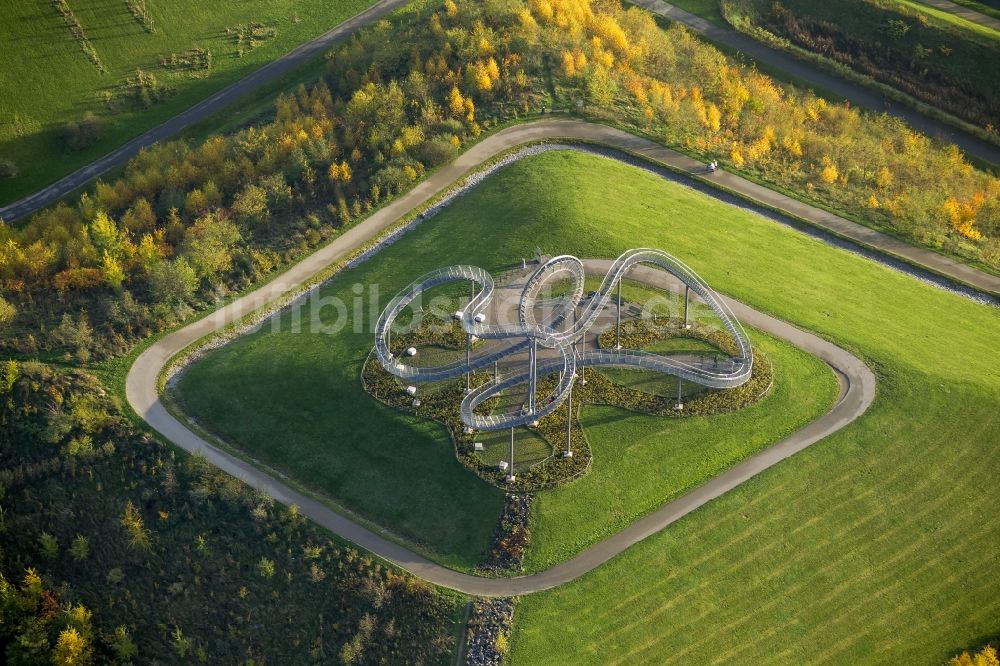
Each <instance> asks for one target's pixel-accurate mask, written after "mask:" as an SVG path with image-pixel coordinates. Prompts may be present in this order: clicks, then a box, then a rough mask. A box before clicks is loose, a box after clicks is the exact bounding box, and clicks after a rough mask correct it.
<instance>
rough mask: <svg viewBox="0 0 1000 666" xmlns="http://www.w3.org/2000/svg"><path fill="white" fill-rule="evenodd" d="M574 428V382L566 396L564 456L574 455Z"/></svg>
mask: <svg viewBox="0 0 1000 666" xmlns="http://www.w3.org/2000/svg"><path fill="white" fill-rule="evenodd" d="M572 428H573V384H570V385H569V397H568V398H566V450H565V451H563V458H572V457H573V443H572V435H571V433H572Z"/></svg>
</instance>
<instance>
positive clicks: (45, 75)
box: [0, 0, 372, 204]
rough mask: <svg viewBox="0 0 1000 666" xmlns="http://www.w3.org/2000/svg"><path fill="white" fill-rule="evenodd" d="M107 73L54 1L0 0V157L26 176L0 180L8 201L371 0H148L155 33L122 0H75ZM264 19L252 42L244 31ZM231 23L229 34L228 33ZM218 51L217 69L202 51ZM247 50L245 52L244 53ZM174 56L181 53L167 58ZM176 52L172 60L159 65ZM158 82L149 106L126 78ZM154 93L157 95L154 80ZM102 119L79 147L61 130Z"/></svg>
mask: <svg viewBox="0 0 1000 666" xmlns="http://www.w3.org/2000/svg"><path fill="white" fill-rule="evenodd" d="M68 4H69V7H70V8H71V9H72V11H73V15H74V16H75V17H76V20H77V22H78V23H79V25H80V26H81V27H82V28H83V31H84V35H85V36H86V39H87V41H88V42H89V43H90V44H91V46H92V48H93V49H94V51H95V52H96V53H97V57H98V58H99V61H100V62H101V63H102V66H103V67H104V69H105V70H106V71H104V72H101V71H99V69H98V68H97V66H96V65H95V64H94V63H93V62H92V61H91V60H90V59H89V58H88V56H87V55H86V54H85V53H84V51H83V50H82V48H81V44H80V41H79V40H77V39H76V38H74V35H73V33H72V32H71V29H70V27H69V26H68V25H67V23H66V20H65V19H64V18H63V16H62V15H61V14H60V13H59V12H58V11H57V10H56V9H55V7H53V5H52V3H51V2H17V1H16V0H0V13H2V14H3V15H4V16H5V17H6V19H5V20H4V21H2V22H0V42H2V43H4V44H7V45H8V47H9V48H8V49H7V52H6V54H5V58H4V66H3V67H2V68H0V90H3V91H4V94H3V96H2V97H0V158H2V159H7V160H11V161H13V162H14V163H15V164H16V166H17V168H18V170H19V172H20V173H19V175H18V176H17V177H16V178H14V179H11V180H0V204H5V203H9V202H11V201H13V200H15V199H17V198H19V197H22V196H25V195H27V194H30V193H31V192H33V191H35V190H37V189H38V188H40V187H42V186H43V185H45V184H47V183H49V182H51V181H52V180H54V179H56V178H58V177H60V176H63V175H65V174H67V173H69V172H71V171H73V170H75V169H77V168H79V167H80V166H82V165H84V164H87V163H88V162H90V161H92V160H94V159H96V158H98V157H100V156H101V155H103V154H105V153H107V152H109V151H110V150H112V149H114V148H115V147H116V146H118V145H120V144H122V143H124V142H125V141H127V140H128V139H130V138H132V137H134V136H136V135H138V134H140V133H141V132H143V131H145V130H146V129H149V128H150V127H153V126H154V125H157V124H159V123H161V122H163V121H165V120H166V119H168V118H170V117H171V116H174V115H176V114H177V113H179V112H180V111H182V110H183V109H186V108H187V107H189V106H191V105H192V104H194V103H196V102H197V101H198V100H200V99H202V98H205V97H207V96H209V95H210V94H211V93H213V92H215V91H216V90H219V89H221V88H223V87H225V86H226V85H229V84H230V83H232V82H234V81H236V80H238V79H239V78H241V77H243V76H246V75H247V74H249V73H250V72H251V71H253V70H254V69H257V68H259V67H260V66H262V65H264V64H265V63H267V62H269V61H271V60H274V59H275V58H276V57H278V56H280V55H282V54H284V53H286V52H288V51H290V50H292V49H293V48H294V47H295V46H297V45H298V44H301V43H302V42H305V41H308V40H309V39H311V38H313V37H316V36H317V35H319V34H321V33H323V32H325V31H326V30H329V29H330V28H332V27H333V26H334V25H336V24H338V23H340V22H341V21H343V20H345V19H347V18H349V17H350V16H353V15H354V14H357V13H358V12H360V11H361V10H363V9H364V8H365V7H367V6H369V5H370V4H372V2H371V0H335V2H323V1H321V0H275V1H272V2H264V1H262V0H248V1H242V2H234V1H232V0H226V1H225V2H208V3H206V2H199V1H198V0H178V1H176V2H169V3H164V2H148V3H147V2H141V1H138V0H137V2H135V3H134V4H135V5H136V6H137V7H138V6H144V7H145V8H146V11H147V13H148V16H149V18H150V20H151V21H152V24H151V25H152V30H153V31H152V32H149V31H148V29H147V27H146V26H145V25H144V24H143V23H142V22H141V21H140V20H139V19H137V18H136V17H134V16H133V15H132V13H131V12H130V10H129V8H128V6H127V4H126V3H125V2H117V3H106V2H97V1H96V0H71V2H69V3H68ZM254 23H258V24H260V25H261V26H262V27H261V28H258V30H257V33H256V36H255V38H254V42H253V43H254V44H255V45H251V43H250V35H249V33H248V32H247V31H246V30H244V31H243V32H244V35H245V38H244V40H243V41H242V43H241V42H240V39H239V33H240V27H241V26H243V27H246V26H250V25H251V24H254ZM227 28H228V32H227ZM198 48H200V49H203V50H204V51H209V52H211V59H210V60H211V65H210V66H208V67H206V66H205V61H204V58H203V56H199V55H196V54H194V53H193V51H194V49H198ZM241 49H242V51H243V54H242V56H241V55H240V50H241ZM171 54H176V55H177V56H178V57H179V59H180V60H184V61H185V62H184V63H180V61H178V62H177V63H175V64H169V58H170V56H171ZM161 58H167V59H168V64H166V65H164V64H161ZM137 68H138V69H142V70H143V71H144V72H145V73H147V74H151V75H153V76H154V77H155V78H156V81H157V83H158V84H159V86H160V87H161V88H162V91H161V92H162V96H163V98H164V99H163V101H159V102H156V101H153V103H151V104H150V105H149V106H148V107H147V106H146V105H145V104H144V103H143V101H142V100H140V99H139V93H138V91H136V90H134V89H133V90H131V91H128V90H126V89H125V87H124V86H123V83H124V82H125V80H126V79H127V78H130V77H134V76H135V71H136V69H137ZM147 94H149V95H151V97H152V99H154V100H155V99H156V98H157V96H158V95H159V94H160V93H157V92H156V90H155V88H153V87H147ZM88 111H89V112H92V113H94V114H95V115H97V117H98V118H99V119H100V121H101V124H102V125H103V133H102V136H101V138H100V140H98V141H96V142H95V143H93V144H92V145H90V146H89V147H86V148H83V149H81V150H76V151H70V150H68V149H67V147H66V142H65V141H64V140H63V138H62V132H63V128H64V126H65V124H66V123H67V122H68V121H79V120H81V118H82V117H83V116H84V114H85V113H87V112H88Z"/></svg>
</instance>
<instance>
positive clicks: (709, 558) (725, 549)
mask: <svg viewBox="0 0 1000 666" xmlns="http://www.w3.org/2000/svg"><path fill="white" fill-rule="evenodd" d="M903 471H904V470H902V469H900V470H899V473H900V474H902V473H903ZM848 477H849V474H844V475H842V476H840V477H838V478H836V479H832V480H830V481H829V482H828V483H826V484H825V485H824V486H822V487H821V488H820V490H826V489H830V488H840V489H841V494H843V495H847V497H844V498H843V499H838V501H837V503H835V504H829V503H827V504H826V507H827V513H828V514H829V513H836V511H837V509H839V508H840V507H841V506H844V505H846V504H847V503H848V502H850V501H851V500H852V499H853V496H850V495H851V493H852V489H851V488H850V486H847V485H844V481H846V480H847V478H848ZM782 492H787V491H786V490H785V488H784V487H783V486H773V487H771V488H770V489H768V491H767V492H765V493H763V494H761V495H759V496H757V495H755V496H754V497H753V498H752V499H751V501H750V502H749V503H747V504H745V505H744V506H743V508H742V510H741V512H740V514H739V515H743V514H745V513H747V511H748V510H749V509H750V508H751V507H754V506H756V505H759V504H761V503H762V502H764V501H765V500H766V499H769V498H773V497H774V496H775V495H778V494H780V493H782ZM869 492H874V491H873V490H871V491H869ZM821 518H822V516H821V515H820V514H814V515H813V516H811V517H810V518H809V520H807V521H806V522H804V523H800V524H798V525H796V526H795V528H793V530H792V531H791V533H790V534H794V533H796V532H799V531H801V530H803V529H806V528H807V527H808V526H810V525H814V524H816V523H817V522H819V521H820V520H821ZM779 520H780V518H778V517H777V516H775V515H774V514H772V513H768V514H766V515H765V516H764V518H763V519H762V520H760V521H755V522H754V523H753V524H752V529H747V525H746V523H745V522H744V523H741V522H739V521H738V520H737V516H730V517H729V523H728V524H729V525H730V526H732V527H735V528H738V529H740V531H739V532H735V533H734V537H733V538H731V539H730V540H729V541H727V542H725V543H724V544H723V545H721V546H719V548H718V549H716V550H713V551H709V552H706V553H705V554H704V555H703V556H702V557H700V558H699V559H697V560H695V561H693V562H691V563H690V565H689V566H688V569H689V570H692V571H693V570H695V569H698V568H700V567H701V566H702V565H703V564H706V563H718V562H725V561H728V557H727V556H728V555H730V554H731V553H730V552H729V551H734V552H735V551H740V550H744V551H745V549H744V548H742V547H743V546H744V545H745V543H746V542H747V541H749V540H751V539H752V538H753V537H754V535H755V530H761V529H764V528H766V527H771V526H776V525H775V524H776V523H777V522H778V521H779ZM725 531H726V530H725V529H722V526H720V525H712V524H709V523H706V524H705V525H704V527H703V528H702V529H700V530H698V531H697V532H696V533H694V534H691V535H685V540H686V541H700V540H702V538H703V537H705V536H707V534H708V533H709V532H713V533H717V534H721V533H724V532H725ZM777 546H778V544H776V543H774V542H770V543H769V548H775V547H777ZM736 566H737V565H735V564H734V565H732V566H731V567H730V568H729V569H728V571H727V573H734V572H735V567H736ZM676 575H677V574H676V570H675V571H673V572H671V573H668V574H667V575H666V577H665V578H664V579H663V582H664V583H667V582H670V581H671V580H672V579H674V578H675V577H676ZM647 594H648V590H640V591H639V592H637V593H636V594H634V595H632V596H630V597H626V598H622V599H621V600H619V601H618V603H616V604H614V605H609V606H606V607H604V608H603V609H602V611H601V614H600V616H598V617H597V618H585V619H587V620H588V621H592V620H595V619H596V620H602V619H604V618H605V617H609V616H619V614H620V611H621V610H622V608H625V607H628V606H631V605H632V604H633V603H634V602H635V601H636V600H638V599H640V598H642V597H644V596H646V595H647ZM677 601H680V599H679V598H676V597H675V598H674V599H673V601H672V604H673V603H676V602H677Z"/></svg>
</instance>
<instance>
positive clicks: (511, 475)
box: [507, 426, 517, 483]
mask: <svg viewBox="0 0 1000 666" xmlns="http://www.w3.org/2000/svg"><path fill="white" fill-rule="evenodd" d="M515 478H517V477H515V476H514V426H511V427H510V466H509V467H508V468H507V483H513V482H514V479H515Z"/></svg>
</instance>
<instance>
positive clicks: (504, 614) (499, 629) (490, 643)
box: [466, 597, 514, 666]
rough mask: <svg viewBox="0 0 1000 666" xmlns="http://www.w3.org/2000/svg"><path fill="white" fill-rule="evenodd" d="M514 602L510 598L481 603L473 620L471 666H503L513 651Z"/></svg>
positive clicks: (474, 606)
mask: <svg viewBox="0 0 1000 666" xmlns="http://www.w3.org/2000/svg"><path fill="white" fill-rule="evenodd" d="M513 623H514V600H513V599H511V598H507V597H501V598H497V599H479V600H477V601H475V602H473V604H472V615H471V616H470V617H469V634H468V646H469V647H468V651H467V656H466V664H468V666H501V664H503V663H504V662H505V660H506V658H507V653H508V652H509V651H510V630H511V627H512V626H513Z"/></svg>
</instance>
